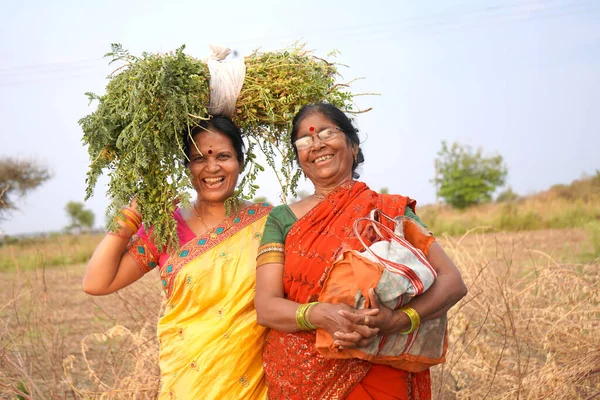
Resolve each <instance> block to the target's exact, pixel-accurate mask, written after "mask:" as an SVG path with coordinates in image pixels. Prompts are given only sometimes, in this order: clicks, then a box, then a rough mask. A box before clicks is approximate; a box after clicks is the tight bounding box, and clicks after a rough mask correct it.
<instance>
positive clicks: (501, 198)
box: [496, 186, 519, 203]
mask: <svg viewBox="0 0 600 400" xmlns="http://www.w3.org/2000/svg"><path fill="white" fill-rule="evenodd" d="M518 198H519V195H518V194H517V193H515V192H513V190H512V188H511V187H510V186H509V187H508V188H506V190H505V191H503V192H502V193H499V194H498V197H496V202H497V203H506V202H510V201H515V200H517V199H518Z"/></svg>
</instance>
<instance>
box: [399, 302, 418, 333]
mask: <svg viewBox="0 0 600 400" xmlns="http://www.w3.org/2000/svg"><path fill="white" fill-rule="evenodd" d="M400 311H402V312H403V313H404V314H406V315H407V316H408V318H409V319H410V328H409V329H408V330H406V331H404V332H400V333H401V334H403V335H408V334H410V333H413V332H414V331H416V330H417V329H419V326H421V317H419V313H418V312H417V311H416V310H415V309H414V308H412V307H408V306H404V307H402V308H401V309H400Z"/></svg>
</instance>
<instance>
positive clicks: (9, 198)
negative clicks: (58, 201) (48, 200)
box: [0, 157, 51, 220]
mask: <svg viewBox="0 0 600 400" xmlns="http://www.w3.org/2000/svg"><path fill="white" fill-rule="evenodd" d="M50 177H51V175H50V172H48V169H47V168H46V167H44V166H42V165H39V164H37V163H36V162H34V161H31V160H17V159H15V158H11V157H3V158H0V220H1V219H3V217H5V216H6V215H7V214H8V213H10V212H11V211H13V210H16V209H17V206H16V199H15V197H22V196H24V195H25V194H26V193H28V192H30V191H32V190H33V189H35V188H37V187H38V186H40V185H41V184H42V183H44V182H46V181H47V180H48V179H50Z"/></svg>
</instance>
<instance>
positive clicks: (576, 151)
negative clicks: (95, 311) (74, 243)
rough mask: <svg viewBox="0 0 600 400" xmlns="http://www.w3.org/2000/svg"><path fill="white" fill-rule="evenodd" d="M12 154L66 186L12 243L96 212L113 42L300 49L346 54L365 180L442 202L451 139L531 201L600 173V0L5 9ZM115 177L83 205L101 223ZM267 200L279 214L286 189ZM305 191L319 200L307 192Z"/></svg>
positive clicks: (38, 203) (11, 222)
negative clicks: (90, 133) (88, 135)
mask: <svg viewBox="0 0 600 400" xmlns="http://www.w3.org/2000/svg"><path fill="white" fill-rule="evenodd" d="M0 37H2V40H1V41H0V120H1V121H2V124H1V126H0V157H16V158H20V159H33V160H36V161H37V162H39V163H40V164H42V165H44V166H47V168H48V169H49V170H50V171H51V173H52V175H53V177H52V179H51V180H50V181H48V182H46V183H45V184H44V185H43V186H41V187H39V188H38V189H36V190H35V191H33V192H31V193H30V194H28V195H27V196H26V197H24V198H21V199H20V200H19V203H18V206H19V210H18V211H16V212H14V213H12V214H11V215H10V217H9V219H8V220H6V221H0V234H2V233H5V234H10V235H16V234H25V233H34V232H46V231H57V230H60V229H62V228H63V227H65V226H66V225H68V220H67V216H66V214H65V211H64V207H65V205H66V203H67V202H69V201H83V199H84V196H85V174H86V171H87V168H88V162H89V159H88V155H87V150H86V148H85V147H84V146H83V145H82V143H81V137H82V131H81V129H80V127H79V125H78V123H77V121H78V120H79V119H80V118H81V117H83V116H85V115H86V114H89V113H90V112H93V110H94V105H89V104H88V100H87V98H86V96H84V93H85V92H87V91H93V92H95V93H99V94H100V93H104V87H105V85H106V83H107V80H106V76H107V75H108V74H109V73H110V72H111V71H112V69H113V68H111V67H110V66H108V60H106V59H103V58H102V56H103V54H105V53H106V52H108V51H109V50H110V44H111V43H121V44H122V45H123V46H124V47H125V48H127V49H129V50H130V52H131V53H133V54H140V53H142V52H144V51H147V52H166V51H170V50H173V49H176V48H178V47H179V46H181V45H182V44H185V45H186V49H187V50H186V51H187V53H188V54H190V55H192V56H194V57H196V58H200V59H203V58H205V57H207V56H208V54H209V47H208V46H209V44H211V43H215V44H222V45H225V46H228V47H230V48H231V49H233V50H236V51H237V52H238V53H239V54H240V55H248V54H250V53H251V52H252V50H254V49H257V48H260V49H262V50H278V49H282V48H284V47H286V46H289V45H291V44H292V43H294V42H296V41H301V42H304V43H306V47H307V48H309V49H312V50H314V51H315V54H316V55H319V56H326V55H327V54H328V53H329V52H330V51H331V50H334V49H335V50H338V51H339V52H340V53H341V54H340V55H339V56H338V57H337V59H336V61H338V62H340V63H342V64H345V65H347V66H348V67H347V68H346V67H342V69H341V72H342V74H343V77H342V78H341V80H344V81H348V80H351V79H353V78H364V79H361V80H359V81H356V82H355V83H354V84H353V86H352V91H353V92H355V93H367V92H374V93H378V95H377V96H361V97H359V98H358V101H357V104H358V106H360V107H362V108H367V107H372V111H370V112H368V113H365V114H361V115H359V116H358V117H357V118H356V124H357V126H358V128H359V131H360V136H361V140H362V148H363V151H364V154H365V159H366V162H365V163H364V166H363V167H362V171H361V172H362V173H361V180H363V181H365V182H366V183H367V184H368V185H369V186H370V187H371V188H373V189H376V190H378V189H381V188H384V187H385V188H388V189H389V191H390V193H399V194H403V195H407V196H410V197H412V198H416V199H417V201H418V202H419V203H420V204H428V203H433V202H435V201H436V196H435V188H434V186H433V184H432V182H431V180H432V178H433V176H434V159H435V157H436V154H437V152H438V151H439V150H440V148H441V142H442V141H444V140H445V141H447V142H449V143H452V142H459V143H461V144H464V145H469V146H472V147H474V148H479V147H481V148H482V149H483V150H484V153H485V154H486V155H494V154H497V153H499V154H501V155H502V156H503V157H504V160H505V162H506V165H507V167H508V170H509V175H508V185H510V186H511V187H512V189H513V190H514V191H516V192H517V193H519V194H521V195H527V194H532V193H535V192H538V191H541V190H544V189H547V188H549V187H550V186H552V185H554V184H558V183H569V182H571V181H573V180H574V179H578V178H580V177H581V176H582V175H584V174H594V173H595V172H596V170H598V169H600V156H599V155H598V154H599V149H600V112H593V110H594V109H596V107H598V104H600V79H599V78H600V76H599V71H600V3H598V2H597V1H596V0H570V1H554V0H506V1H493V0H469V1H467V0H447V1H446V0H445V1H441V0H437V1H430V2H420V1H405V0H390V1H387V0H386V1H372V2H365V1H355V0H346V1H344V2H338V1H326V0H305V1H302V2H279V1H266V0H255V1H252V2H248V1H221V2H218V1H217V2H207V1H197V0H196V1H169V2H165V1H164V0H162V1H155V0H145V1H127V0H120V1H114V0H104V1H102V2H83V1H75V0H73V1H66V0H55V1H53V2H42V1H37V2H36V1H28V0H24V1H19V2H2V5H0ZM106 183H107V180H106V179H104V180H102V181H101V182H100V185H99V186H98V187H97V189H96V192H95V195H94V196H93V197H92V198H91V199H89V200H88V201H87V202H86V207H87V208H90V209H91V210H92V211H93V212H94V213H95V214H96V225H97V226H98V227H101V226H103V224H104V211H105V209H106V206H107V205H108V200H107V198H106V196H105V185H106ZM260 186H261V188H260V190H259V195H261V196H265V197H266V198H267V199H269V200H270V201H271V202H273V203H277V202H278V199H279V194H278V193H279V191H278V190H277V185H276V183H275V180H274V178H273V177H269V176H265V177H263V178H262V179H261V180H260ZM300 189H301V190H303V191H306V192H309V193H310V192H312V188H311V185H310V183H309V182H303V183H302V184H301V187H300Z"/></svg>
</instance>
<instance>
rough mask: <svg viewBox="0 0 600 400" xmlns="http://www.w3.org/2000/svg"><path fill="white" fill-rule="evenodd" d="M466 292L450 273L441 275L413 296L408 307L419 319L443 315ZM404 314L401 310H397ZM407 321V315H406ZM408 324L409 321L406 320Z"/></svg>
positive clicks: (460, 281)
mask: <svg viewBox="0 0 600 400" xmlns="http://www.w3.org/2000/svg"><path fill="white" fill-rule="evenodd" d="M465 294H466V287H465V286H464V283H463V282H462V279H459V281H457V280H456V278H455V277H454V276H452V275H450V276H448V275H442V276H439V275H438V277H437V279H436V280H435V282H434V283H433V285H431V287H430V288H429V289H428V290H427V291H426V292H425V293H423V294H421V295H419V296H417V297H415V298H414V299H413V300H412V301H411V302H410V303H408V305H409V307H412V308H414V309H415V310H416V311H417V313H419V317H420V318H421V321H427V320H430V319H435V318H439V317H441V316H442V315H444V314H445V313H446V312H447V311H448V310H450V308H452V306H454V305H455V304H456V303H458V301H459V300H460V299H462V298H463V297H464V296H465ZM397 312H400V313H401V314H404V313H403V312H402V311H397ZM406 321H408V317H406ZM408 326H410V322H408Z"/></svg>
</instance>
